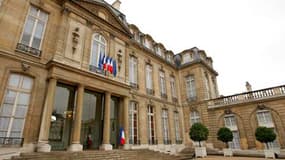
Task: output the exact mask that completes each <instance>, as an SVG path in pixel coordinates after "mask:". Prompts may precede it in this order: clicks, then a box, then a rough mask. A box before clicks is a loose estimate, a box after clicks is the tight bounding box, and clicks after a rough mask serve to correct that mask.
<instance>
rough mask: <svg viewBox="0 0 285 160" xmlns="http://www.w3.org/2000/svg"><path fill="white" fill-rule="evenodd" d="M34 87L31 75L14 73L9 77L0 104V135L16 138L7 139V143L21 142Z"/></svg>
mask: <svg viewBox="0 0 285 160" xmlns="http://www.w3.org/2000/svg"><path fill="white" fill-rule="evenodd" d="M32 87H33V78H31V77H28V76H24V75H21V74H14V73H13V74H11V75H10V77H9V81H8V84H7V87H6V91H5V96H4V99H3V101H2V105H1V106H0V137H6V138H8V137H10V138H14V139H15V140H14V141H7V142H6V141H5V142H4V143H5V144H6V143H7V144H10V143H12V144H21V141H22V140H21V138H22V135H23V128H24V124H25V118H26V114H27V111H28V107H29V105H30V97H31V92H32ZM0 141H1V139H0ZM0 143H1V142H0ZM2 143H3V141H2Z"/></svg>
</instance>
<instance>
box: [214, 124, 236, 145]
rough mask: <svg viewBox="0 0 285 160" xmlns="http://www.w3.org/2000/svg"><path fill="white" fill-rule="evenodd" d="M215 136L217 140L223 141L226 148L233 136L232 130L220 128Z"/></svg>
mask: <svg viewBox="0 0 285 160" xmlns="http://www.w3.org/2000/svg"><path fill="white" fill-rule="evenodd" d="M217 136H218V137H217V138H218V140H220V141H222V142H224V143H225V144H226V147H227V148H228V142H230V141H232V140H233V138H234V136H233V133H232V131H231V130H230V129H229V128H227V127H222V128H220V129H219V131H218V133H217Z"/></svg>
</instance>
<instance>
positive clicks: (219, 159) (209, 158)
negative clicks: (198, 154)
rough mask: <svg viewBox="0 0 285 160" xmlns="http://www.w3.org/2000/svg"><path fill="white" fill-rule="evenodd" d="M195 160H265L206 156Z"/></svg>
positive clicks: (263, 159) (259, 159)
mask: <svg viewBox="0 0 285 160" xmlns="http://www.w3.org/2000/svg"><path fill="white" fill-rule="evenodd" d="M196 160H265V158H252V157H223V156H207V157H205V158H196ZM268 160H270V159H268ZM275 160H277V159H275Z"/></svg>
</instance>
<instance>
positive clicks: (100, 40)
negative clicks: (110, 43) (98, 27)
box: [90, 33, 107, 68]
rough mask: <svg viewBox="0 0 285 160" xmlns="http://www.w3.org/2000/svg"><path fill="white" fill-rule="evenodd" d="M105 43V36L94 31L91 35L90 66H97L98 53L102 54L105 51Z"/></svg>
mask: <svg viewBox="0 0 285 160" xmlns="http://www.w3.org/2000/svg"><path fill="white" fill-rule="evenodd" d="M106 48H107V43H106V40H105V38H104V37H103V36H102V35H100V34H98V33H96V34H94V35H93V37H92V44H91V56H90V57H91V58H90V67H91V68H98V61H99V57H100V54H102V55H104V54H105V53H106Z"/></svg>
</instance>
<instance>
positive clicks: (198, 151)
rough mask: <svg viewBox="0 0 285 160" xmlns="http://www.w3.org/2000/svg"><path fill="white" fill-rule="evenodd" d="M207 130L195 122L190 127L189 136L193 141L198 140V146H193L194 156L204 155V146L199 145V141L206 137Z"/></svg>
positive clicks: (205, 154)
mask: <svg viewBox="0 0 285 160" xmlns="http://www.w3.org/2000/svg"><path fill="white" fill-rule="evenodd" d="M208 135H209V130H208V128H207V127H205V126H204V125H203V124H202V123H195V124H193V125H192V127H191V128H190V132H189V136H190V138H191V139H192V140H193V141H198V142H199V147H195V156H196V157H206V156H207V152H206V147H202V146H201V141H205V140H207V139H208Z"/></svg>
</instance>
